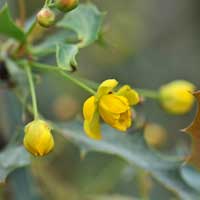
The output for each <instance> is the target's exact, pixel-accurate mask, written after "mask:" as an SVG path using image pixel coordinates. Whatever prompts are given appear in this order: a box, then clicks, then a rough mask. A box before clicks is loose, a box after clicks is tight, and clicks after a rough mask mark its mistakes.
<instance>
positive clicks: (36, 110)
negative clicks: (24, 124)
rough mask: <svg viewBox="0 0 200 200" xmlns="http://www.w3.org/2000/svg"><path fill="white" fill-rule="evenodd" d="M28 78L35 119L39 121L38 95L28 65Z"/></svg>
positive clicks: (26, 67) (26, 66)
mask: <svg viewBox="0 0 200 200" xmlns="http://www.w3.org/2000/svg"><path fill="white" fill-rule="evenodd" d="M25 69H26V73H27V77H28V82H29V86H30V92H31V96H32V105H33V113H34V119H35V120H36V119H38V116H39V115H38V108H37V99H36V94H35V85H34V81H33V76H32V71H31V69H30V66H29V65H28V64H26V65H25Z"/></svg>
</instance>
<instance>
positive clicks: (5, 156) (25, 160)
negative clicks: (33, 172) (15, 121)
mask: <svg viewBox="0 0 200 200" xmlns="http://www.w3.org/2000/svg"><path fill="white" fill-rule="evenodd" d="M28 164H30V155H29V154H28V153H27V151H26V150H25V149H24V148H23V147H22V146H11V145H10V146H8V147H7V148H6V149H5V150H4V151H2V152H1V153H0V182H5V179H6V177H7V176H8V175H9V173H11V172H12V171H14V170H15V169H17V168H20V167H24V166H26V165H28Z"/></svg>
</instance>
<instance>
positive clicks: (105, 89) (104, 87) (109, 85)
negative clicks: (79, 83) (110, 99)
mask: <svg viewBox="0 0 200 200" xmlns="http://www.w3.org/2000/svg"><path fill="white" fill-rule="evenodd" d="M117 85H118V81H117V80H115V79H108V80H106V81H104V82H102V83H101V84H100V86H99V88H98V91H97V94H96V98H97V100H98V99H99V98H101V97H102V96H103V95H106V94H108V93H109V92H111V91H112V90H113V89H114V88H115V87H116V86H117Z"/></svg>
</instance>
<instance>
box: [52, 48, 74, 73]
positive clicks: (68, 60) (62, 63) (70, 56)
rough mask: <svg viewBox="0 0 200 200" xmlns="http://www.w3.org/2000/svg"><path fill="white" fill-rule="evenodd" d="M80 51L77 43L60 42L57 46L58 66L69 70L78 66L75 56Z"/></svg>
mask: <svg viewBox="0 0 200 200" xmlns="http://www.w3.org/2000/svg"><path fill="white" fill-rule="evenodd" d="M77 53H78V47H77V45H73V44H58V45H57V48H56V60H57V65H58V67H61V68H64V69H66V70H68V71H71V70H73V69H74V68H76V67H77V62H76V59H75V56H76V55H77Z"/></svg>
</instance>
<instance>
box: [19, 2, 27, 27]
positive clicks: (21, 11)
mask: <svg viewBox="0 0 200 200" xmlns="http://www.w3.org/2000/svg"><path fill="white" fill-rule="evenodd" d="M18 2H19V15H20V16H19V17H20V24H21V26H22V27H23V26H24V24H25V21H26V7H25V1H24V0H18Z"/></svg>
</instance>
